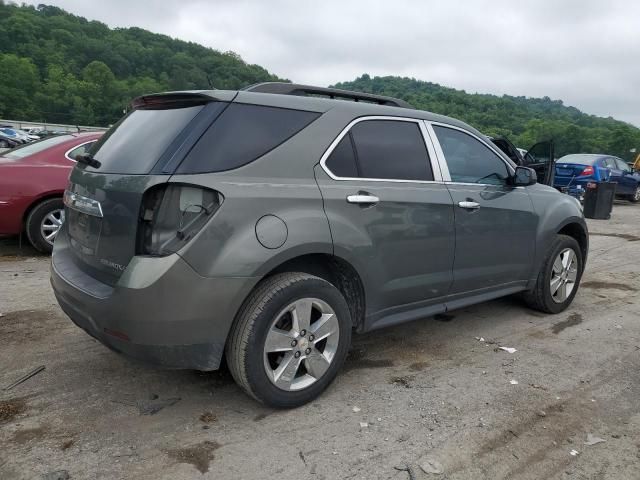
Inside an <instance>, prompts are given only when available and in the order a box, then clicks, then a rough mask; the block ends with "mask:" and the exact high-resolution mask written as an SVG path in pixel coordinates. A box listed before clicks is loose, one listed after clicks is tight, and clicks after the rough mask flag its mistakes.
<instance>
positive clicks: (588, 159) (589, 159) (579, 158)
mask: <svg viewBox="0 0 640 480" xmlns="http://www.w3.org/2000/svg"><path fill="white" fill-rule="evenodd" d="M599 158H600V157H595V156H593V155H565V156H564V157H562V158H561V159H560V160H558V161H557V162H556V163H575V164H578V165H593V164H594V162H595V161H596V160H598V159H599Z"/></svg>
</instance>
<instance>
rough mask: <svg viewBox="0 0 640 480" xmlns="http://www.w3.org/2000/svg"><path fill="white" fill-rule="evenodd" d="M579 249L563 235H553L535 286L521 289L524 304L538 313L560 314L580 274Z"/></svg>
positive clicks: (570, 298)
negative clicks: (527, 289) (553, 238)
mask: <svg viewBox="0 0 640 480" xmlns="http://www.w3.org/2000/svg"><path fill="white" fill-rule="evenodd" d="M582 262H583V260H582V250H580V245H579V244H578V242H577V241H576V240H575V239H574V238H572V237H569V236H567V235H557V236H556V239H555V240H554V242H553V244H552V245H551V248H550V249H549V252H548V253H547V257H546V258H545V260H544V263H543V265H542V268H541V269H540V273H539V274H538V279H537V281H536V285H535V287H534V288H533V289H531V290H530V291H528V292H525V294H524V299H525V301H526V302H527V304H528V305H529V306H530V307H531V308H533V309H535V310H539V311H541V312H545V313H560V312H562V311H564V310H565V309H566V308H567V307H568V306H569V305H571V302H572V301H573V298H574V297H575V296H576V293H577V292H578V286H579V285H580V278H581V276H582V268H583V267H582Z"/></svg>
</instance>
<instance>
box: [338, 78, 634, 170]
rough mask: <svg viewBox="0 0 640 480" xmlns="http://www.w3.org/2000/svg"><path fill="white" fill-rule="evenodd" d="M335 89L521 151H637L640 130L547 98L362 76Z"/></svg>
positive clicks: (629, 156)
mask: <svg viewBox="0 0 640 480" xmlns="http://www.w3.org/2000/svg"><path fill="white" fill-rule="evenodd" d="M335 86H336V87H337V88H344V89H346V90H358V91H362V92H369V93H376V94H380V95H388V96H392V97H398V98H402V99H403V100H406V101H408V102H409V103H411V104H412V105H414V106H415V107H417V108H420V109H423V110H429V111H431V112H434V113H440V114H443V115H449V116H452V117H456V118H459V119H460V120H463V121H465V122H467V123H469V124H470V125H473V126H474V127H476V128H477V129H479V130H481V131H482V132H483V133H486V134H487V135H493V136H496V135H505V136H507V137H509V138H510V139H511V140H512V141H513V142H514V143H515V144H516V145H518V146H519V147H522V148H529V147H530V146H532V145H533V144H534V143H535V142H537V141H540V140H547V139H549V138H553V139H554V140H555V141H556V156H561V155H564V154H566V153H575V152H584V153H609V154H611V155H617V156H619V157H621V158H624V159H632V158H633V157H634V156H635V154H633V153H631V152H630V150H631V149H632V148H638V149H639V150H640V129H638V128H635V127H634V126H632V125H629V124H627V123H625V122H620V121H618V120H614V119H612V118H602V117H596V116H594V115H587V114H585V113H582V112H581V111H580V110H578V109H577V108H574V107H567V106H565V105H563V104H562V101H561V100H551V99H550V98H548V97H544V98H525V97H512V96H508V95H504V96H502V97H499V96H496V95H484V94H469V93H466V92H464V91H462V90H455V89H453V88H447V87H443V86H441V85H438V84H435V83H430V82H423V81H420V80H415V79H413V78H401V77H373V78H372V77H370V76H369V75H366V74H365V75H362V76H361V77H359V78H357V79H356V80H354V81H352V82H344V83H339V84H337V85H335Z"/></svg>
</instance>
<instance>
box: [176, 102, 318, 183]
mask: <svg viewBox="0 0 640 480" xmlns="http://www.w3.org/2000/svg"><path fill="white" fill-rule="evenodd" d="M319 116H320V114H319V113H316V112H307V111H303V110H291V109H288V108H276V107H265V106H262V105H249V104H244V103H232V104H231V105H229V106H228V107H227V108H226V109H225V111H224V112H223V113H222V114H221V115H220V117H218V119H217V120H216V121H215V122H213V124H212V125H211V126H210V127H209V129H208V130H207V131H206V132H205V133H204V135H202V137H201V138H200V140H198V143H196V145H195V146H194V147H193V148H192V149H191V151H190V152H189V154H188V155H187V157H186V158H185V159H184V161H183V162H182V164H180V166H179V167H178V171H177V173H208V172H221V171H224V170H231V169H234V168H238V167H241V166H243V165H246V164H248V163H251V162H253V161H254V160H256V159H258V158H260V157H261V156H263V155H264V154H266V153H268V152H269V151H271V150H273V149H274V148H276V147H277V146H279V145H280V144H282V143H284V142H285V141H286V140H288V139H289V138H291V137H292V136H294V135H295V134H296V133H298V132H299V131H300V130H302V129H303V128H305V127H306V126H307V125H309V124H310V123H311V122H313V121H314V120H315V119H316V118H318V117H319Z"/></svg>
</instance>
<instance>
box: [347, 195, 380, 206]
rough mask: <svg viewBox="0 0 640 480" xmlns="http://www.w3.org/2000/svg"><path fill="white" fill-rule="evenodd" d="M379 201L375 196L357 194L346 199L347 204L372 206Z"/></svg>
mask: <svg viewBox="0 0 640 480" xmlns="http://www.w3.org/2000/svg"><path fill="white" fill-rule="evenodd" d="M379 201H380V199H379V198H378V197H376V196H375V195H369V194H361V193H359V194H357V195H349V196H348V197H347V202H348V203H359V204H365V205H374V204H376V203H378V202H379Z"/></svg>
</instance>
